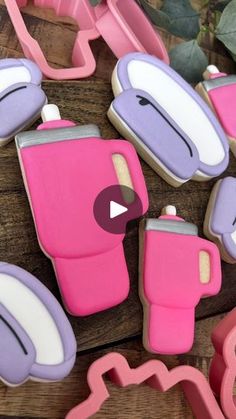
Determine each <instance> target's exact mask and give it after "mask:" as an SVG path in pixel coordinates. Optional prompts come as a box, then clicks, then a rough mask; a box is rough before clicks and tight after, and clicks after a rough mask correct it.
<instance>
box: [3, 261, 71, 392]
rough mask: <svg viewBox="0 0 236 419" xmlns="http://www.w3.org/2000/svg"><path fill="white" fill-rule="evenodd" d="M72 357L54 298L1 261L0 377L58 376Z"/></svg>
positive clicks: (9, 380) (14, 380)
mask: <svg viewBox="0 0 236 419" xmlns="http://www.w3.org/2000/svg"><path fill="white" fill-rule="evenodd" d="M75 357H76V341H75V337H74V333H73V330H72V328H71V325H70V323H69V321H68V319H67V317H66V315H65V313H64V311H63V310H62V308H61V306H60V304H59V303H58V302H57V300H56V298H55V297H54V296H53V295H52V294H51V292H50V291H49V290H48V289H47V288H46V287H45V286H44V285H43V284H42V283H41V282H39V281H38V280H37V279H36V278H35V277H34V276H32V275H31V274H29V273H28V272H26V271H25V270H23V269H21V268H19V267H17V266H14V265H9V264H7V263H0V378H1V380H2V381H3V382H4V383H6V384H8V385H10V386H17V385H20V384H22V383H24V382H25V381H27V380H28V379H32V380H35V381H41V380H42V381H58V380H62V379H63V378H64V377H66V376H67V375H68V374H69V373H70V371H71V369H72V368H73V366H74V363H75Z"/></svg>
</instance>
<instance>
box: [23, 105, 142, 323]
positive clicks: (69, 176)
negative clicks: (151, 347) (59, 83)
mask: <svg viewBox="0 0 236 419" xmlns="http://www.w3.org/2000/svg"><path fill="white" fill-rule="evenodd" d="M42 117H43V120H44V121H45V122H44V123H43V124H42V125H41V126H39V128H38V130H37V131H30V132H25V133H21V134H19V135H17V137H16V144H17V149H18V155H19V159H20V164H21V168H22V173H23V177H24V181H25V186H26V190H27V193H28V198H29V201H30V204H31V209H32V213H33V217H34V222H35V226H36V230H37V234H38V240H39V243H40V245H41V248H42V249H43V251H44V253H45V254H46V255H47V256H48V257H49V258H50V259H51V260H52V263H53V266H54V269H55V273H56V276H57V280H58V284H59V287H60V290H61V294H62V298H63V300H64V303H65V306H66V308H67V310H68V311H69V312H70V313H71V314H73V315H79V316H85V315H89V314H93V313H96V312H99V311H102V310H105V309H108V308H110V307H113V306H115V305H117V304H119V303H121V302H122V301H124V300H125V299H126V297H127V295H128V292H129V276H128V271H127V266H126V261H125V257H124V249H123V245H122V241H123V239H124V236H125V230H124V231H123V232H122V233H121V232H120V234H116V233H112V232H109V231H106V230H105V229H104V228H102V227H101V226H100V225H99V224H98V222H97V219H96V217H95V213H94V205H95V202H97V198H98V197H99V196H100V195H101V193H102V192H103V191H104V190H106V189H107V188H108V187H110V186H117V187H118V189H119V191H120V195H121V192H122V191H121V190H122V186H130V188H132V190H133V191H135V192H136V193H137V194H138V196H139V198H140V201H141V202H142V209H141V213H140V214H139V216H140V215H142V213H143V214H144V213H145V212H146V211H147V208H148V196H147V190H146V185H145V181H144V177H143V174H142V170H141V166H140V163H139V159H138V156H137V154H136V152H135V149H134V147H133V146H132V145H130V144H129V143H128V142H126V141H122V140H110V141H105V140H103V139H102V138H100V132H99V129H98V128H97V127H96V126H95V125H84V126H76V125H75V124H74V123H73V122H70V121H63V120H61V119H60V113H59V110H58V108H57V107H56V106H55V105H47V106H46V107H44V109H43V112H42ZM101 210H102V211H104V217H105V216H106V210H107V207H106V205H105V202H104V203H103V205H101ZM134 218H136V217H134Z"/></svg>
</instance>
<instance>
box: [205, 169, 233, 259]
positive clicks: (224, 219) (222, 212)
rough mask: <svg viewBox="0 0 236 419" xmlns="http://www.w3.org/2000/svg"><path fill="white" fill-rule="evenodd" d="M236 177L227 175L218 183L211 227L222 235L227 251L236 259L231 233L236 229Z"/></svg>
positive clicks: (218, 234) (214, 231) (217, 233)
mask: <svg viewBox="0 0 236 419" xmlns="http://www.w3.org/2000/svg"><path fill="white" fill-rule="evenodd" d="M235 202H236V178H233V177H226V178H225V179H223V180H222V181H219V183H218V190H217V196H216V198H215V202H214V207H213V209H212V213H211V219H210V226H209V227H210V229H211V231H212V232H213V234H214V235H217V236H221V240H222V243H223V246H224V247H225V249H226V251H227V253H228V254H229V255H230V256H231V257H232V258H233V259H236V244H235V242H234V241H233V239H232V237H231V235H232V233H234V232H235V231H236V205H235Z"/></svg>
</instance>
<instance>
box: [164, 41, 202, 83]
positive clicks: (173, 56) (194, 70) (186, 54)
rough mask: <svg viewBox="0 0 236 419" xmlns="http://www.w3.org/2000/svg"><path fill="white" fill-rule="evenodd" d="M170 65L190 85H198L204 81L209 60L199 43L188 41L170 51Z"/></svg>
mask: <svg viewBox="0 0 236 419" xmlns="http://www.w3.org/2000/svg"><path fill="white" fill-rule="evenodd" d="M170 65H171V66H172V67H173V68H174V69H175V70H176V71H177V72H178V73H180V74H181V76H182V77H183V78H184V79H185V80H187V81H188V82H189V83H197V82H199V81H200V80H202V74H203V72H204V71H205V70H206V67H207V65H208V59H207V56H206V55H205V53H204V52H203V51H202V49H201V48H200V47H199V45H198V43H197V41H188V42H183V43H182V44H179V45H177V47H175V48H173V49H172V50H171V51H170Z"/></svg>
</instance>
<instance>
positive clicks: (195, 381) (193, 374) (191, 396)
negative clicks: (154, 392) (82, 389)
mask: <svg viewBox="0 0 236 419" xmlns="http://www.w3.org/2000/svg"><path fill="white" fill-rule="evenodd" d="M106 373H108V374H109V376H110V378H111V380H112V381H113V382H114V383H115V384H118V385H119V386H120V387H127V386H128V385H131V384H137V385H139V384H142V383H144V382H147V383H148V385H149V386H151V387H153V388H156V389H158V390H160V391H161V392H165V391H168V390H169V389H171V388H172V387H173V386H175V385H176V384H179V383H180V384H181V386H182V388H183V390H184V393H185V395H186V397H187V399H188V401H189V404H190V406H191V407H192V410H193V412H194V414H195V416H196V418H197V419H203V418H204V419H223V418H224V416H223V414H222V412H221V410H220V407H219V406H218V404H217V401H216V399H215V397H214V395H213V393H212V391H211V388H210V385H209V384H208V381H207V380H206V378H205V376H204V375H203V374H202V373H201V372H200V371H199V370H197V369H196V368H193V367H191V366H188V365H184V366H178V367H176V368H173V369H172V370H170V371H169V370H168V369H167V367H166V366H165V364H164V363H163V362H161V361H158V360H155V359H153V360H150V361H147V362H146V363H144V364H142V365H140V366H139V367H137V368H130V366H129V364H128V362H127V360H126V359H125V358H124V357H123V356H122V355H120V354H119V353H116V352H111V353H108V354H107V355H105V356H103V357H102V358H99V359H97V360H96V361H95V362H93V364H92V365H91V366H90V368H89V370H88V375H87V382H88V385H89V387H90V391H91V393H90V395H89V397H88V398H87V399H86V400H85V401H83V402H82V403H80V404H79V405H78V406H77V407H75V408H74V409H72V410H71V411H70V412H69V413H68V414H67V416H66V419H87V418H90V417H91V416H92V415H94V414H95V413H98V411H99V410H100V408H101V406H102V404H103V403H104V402H105V401H106V400H107V399H108V398H109V397H110V394H109V392H108V390H107V387H106V384H105V382H104V379H103V375H104V374H106Z"/></svg>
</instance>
